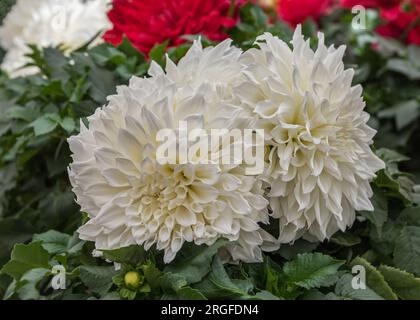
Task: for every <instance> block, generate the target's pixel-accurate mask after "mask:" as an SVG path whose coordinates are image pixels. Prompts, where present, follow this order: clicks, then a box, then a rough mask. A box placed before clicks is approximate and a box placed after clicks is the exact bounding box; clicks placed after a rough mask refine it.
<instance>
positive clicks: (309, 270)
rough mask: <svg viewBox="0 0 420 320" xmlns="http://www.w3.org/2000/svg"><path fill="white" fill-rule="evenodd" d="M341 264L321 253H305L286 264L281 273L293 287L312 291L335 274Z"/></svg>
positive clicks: (341, 262)
mask: <svg viewBox="0 0 420 320" xmlns="http://www.w3.org/2000/svg"><path fill="white" fill-rule="evenodd" d="M343 263H344V262H343V261H340V260H336V259H334V258H332V257H330V256H327V255H323V254H321V253H305V254H299V255H298V256H297V258H296V260H294V261H291V262H286V263H285V264H284V267H283V272H284V274H285V275H286V277H287V279H288V281H290V282H292V283H294V284H295V285H297V286H299V287H302V288H305V289H313V288H319V287H321V286H323V285H324V282H325V281H327V280H328V279H329V278H330V277H331V276H333V275H335V274H336V273H337V271H338V269H339V268H340V267H341V266H342V265H343Z"/></svg>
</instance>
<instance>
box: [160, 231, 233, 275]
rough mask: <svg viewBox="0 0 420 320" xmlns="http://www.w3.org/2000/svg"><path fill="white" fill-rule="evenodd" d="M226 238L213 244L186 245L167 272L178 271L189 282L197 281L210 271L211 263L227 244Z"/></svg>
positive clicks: (166, 269)
mask: <svg viewBox="0 0 420 320" xmlns="http://www.w3.org/2000/svg"><path fill="white" fill-rule="evenodd" d="M226 243H227V241H226V240H222V239H221V240H218V241H217V242H216V243H214V244H213V245H212V246H210V247H208V246H196V245H185V246H184V248H183V250H182V251H181V252H179V253H178V258H177V260H176V261H175V262H174V263H173V264H171V265H168V266H167V267H166V268H165V272H172V273H177V274H179V275H181V276H183V277H184V278H185V279H186V280H187V282H188V283H196V282H199V281H200V280H201V279H203V278H204V277H205V276H206V274H208V273H209V272H210V269H211V268H210V265H211V262H212V260H213V257H214V256H215V255H216V253H217V252H218V250H219V249H220V248H221V247H223V246H224V245H226Z"/></svg>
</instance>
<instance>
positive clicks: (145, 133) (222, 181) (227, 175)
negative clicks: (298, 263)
mask: <svg viewBox="0 0 420 320" xmlns="http://www.w3.org/2000/svg"><path fill="white" fill-rule="evenodd" d="M240 55H241V51H240V50H239V49H236V48H233V47H231V46H230V42H229V41H225V42H223V43H221V44H219V45H218V46H216V47H214V48H206V49H203V48H202V47H201V45H200V44H199V43H198V42H195V43H194V45H193V47H192V48H191V49H190V50H189V52H188V53H187V55H186V56H185V57H184V58H183V59H182V60H181V61H180V62H179V64H178V65H175V64H174V63H173V62H172V61H171V60H169V59H168V60H167V66H166V72H165V71H163V70H162V69H161V68H160V67H159V66H157V65H156V64H154V63H153V64H152V67H151V69H150V71H149V74H150V75H151V78H136V77H134V78H132V79H131V81H130V84H129V86H122V87H119V88H118V92H117V94H116V95H114V96H110V97H109V103H108V105H107V106H105V107H103V108H100V109H98V110H97V111H96V112H95V114H94V115H93V116H91V117H90V118H89V119H88V120H89V128H86V127H85V126H84V125H83V124H82V127H81V132H80V134H79V135H77V136H74V137H72V138H70V139H69V144H70V148H71V151H72V152H73V163H72V164H71V166H70V169H69V176H70V180H71V183H72V185H73V187H74V189H73V190H74V192H75V194H76V195H77V202H78V203H79V205H80V206H81V208H82V210H83V211H85V212H87V213H88V214H89V217H90V220H89V221H88V222H87V223H86V224H85V225H84V226H82V227H81V228H80V229H79V234H80V237H81V238H82V239H85V240H91V241H95V243H96V248H97V249H115V248H120V247H124V246H128V245H132V244H138V245H143V246H144V247H145V249H149V248H150V247H152V246H153V245H156V248H157V249H158V250H164V253H165V255H164V261H165V262H166V263H168V262H170V261H172V260H173V259H174V257H175V255H176V253H177V252H178V251H179V250H180V249H181V247H182V246H183V244H184V243H185V242H193V243H195V244H197V245H200V244H206V245H211V244H213V243H214V242H215V241H216V240H217V239H219V238H226V239H229V240H231V241H234V242H235V244H230V245H229V246H228V248H227V249H228V251H229V252H230V254H231V257H232V258H233V259H234V260H243V261H258V260H260V259H261V248H262V249H267V250H268V249H273V248H274V247H275V246H276V244H275V242H276V239H273V238H272V237H271V236H270V235H269V234H268V233H266V232H264V231H263V230H262V229H261V228H260V225H259V223H268V210H267V206H268V201H267V200H265V199H264V197H263V196H262V188H261V183H259V182H258V180H257V179H256V177H253V176H247V175H245V172H244V168H243V167H242V166H241V165H222V164H220V163H217V162H215V163H212V164H199V163H198V160H199V158H200V156H199V155H197V157H198V158H197V159H195V160H194V159H193V161H190V162H188V163H186V164H179V163H175V164H163V165H162V164H160V163H159V161H158V160H157V158H156V151H157V148H158V146H159V143H158V142H157V141H156V134H157V132H158V131H159V130H160V129H165V128H172V129H174V130H177V129H178V123H179V121H186V122H187V123H188V129H196V128H202V129H204V130H208V129H211V128H227V129H230V128H240V127H241V126H244V124H245V123H247V121H246V119H243V118H242V116H241V113H242V112H243V109H242V108H240V107H238V106H235V105H234V104H232V99H233V97H232V92H233V89H232V88H233V87H234V86H237V85H238V84H239V82H240V81H241V79H242V75H241V69H242V68H243V67H242V65H241V64H240V63H239V58H240ZM219 151H220V150H219V149H213V148H211V149H210V150H209V153H212V154H219ZM203 156H204V155H203ZM216 158H217V156H216Z"/></svg>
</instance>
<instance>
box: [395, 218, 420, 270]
mask: <svg viewBox="0 0 420 320" xmlns="http://www.w3.org/2000/svg"><path fill="white" fill-rule="evenodd" d="M394 262H395V265H396V266H397V267H399V268H401V269H403V270H406V271H408V272H412V273H414V274H416V275H420V227H415V226H407V227H404V228H403V229H402V230H401V234H400V236H399V237H398V238H397V240H396V243H395V249H394Z"/></svg>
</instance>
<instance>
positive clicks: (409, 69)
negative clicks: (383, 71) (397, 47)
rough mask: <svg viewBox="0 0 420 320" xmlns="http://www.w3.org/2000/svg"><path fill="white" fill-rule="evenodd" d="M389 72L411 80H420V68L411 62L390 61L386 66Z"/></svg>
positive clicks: (402, 60)
mask: <svg viewBox="0 0 420 320" xmlns="http://www.w3.org/2000/svg"><path fill="white" fill-rule="evenodd" d="M386 67H387V69H388V70H391V71H395V72H398V73H401V74H403V75H405V76H406V77H407V78H409V79H411V80H418V79H420V68H419V67H416V66H415V65H414V64H413V63H411V61H408V60H404V59H390V60H388V63H387V65H386Z"/></svg>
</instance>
